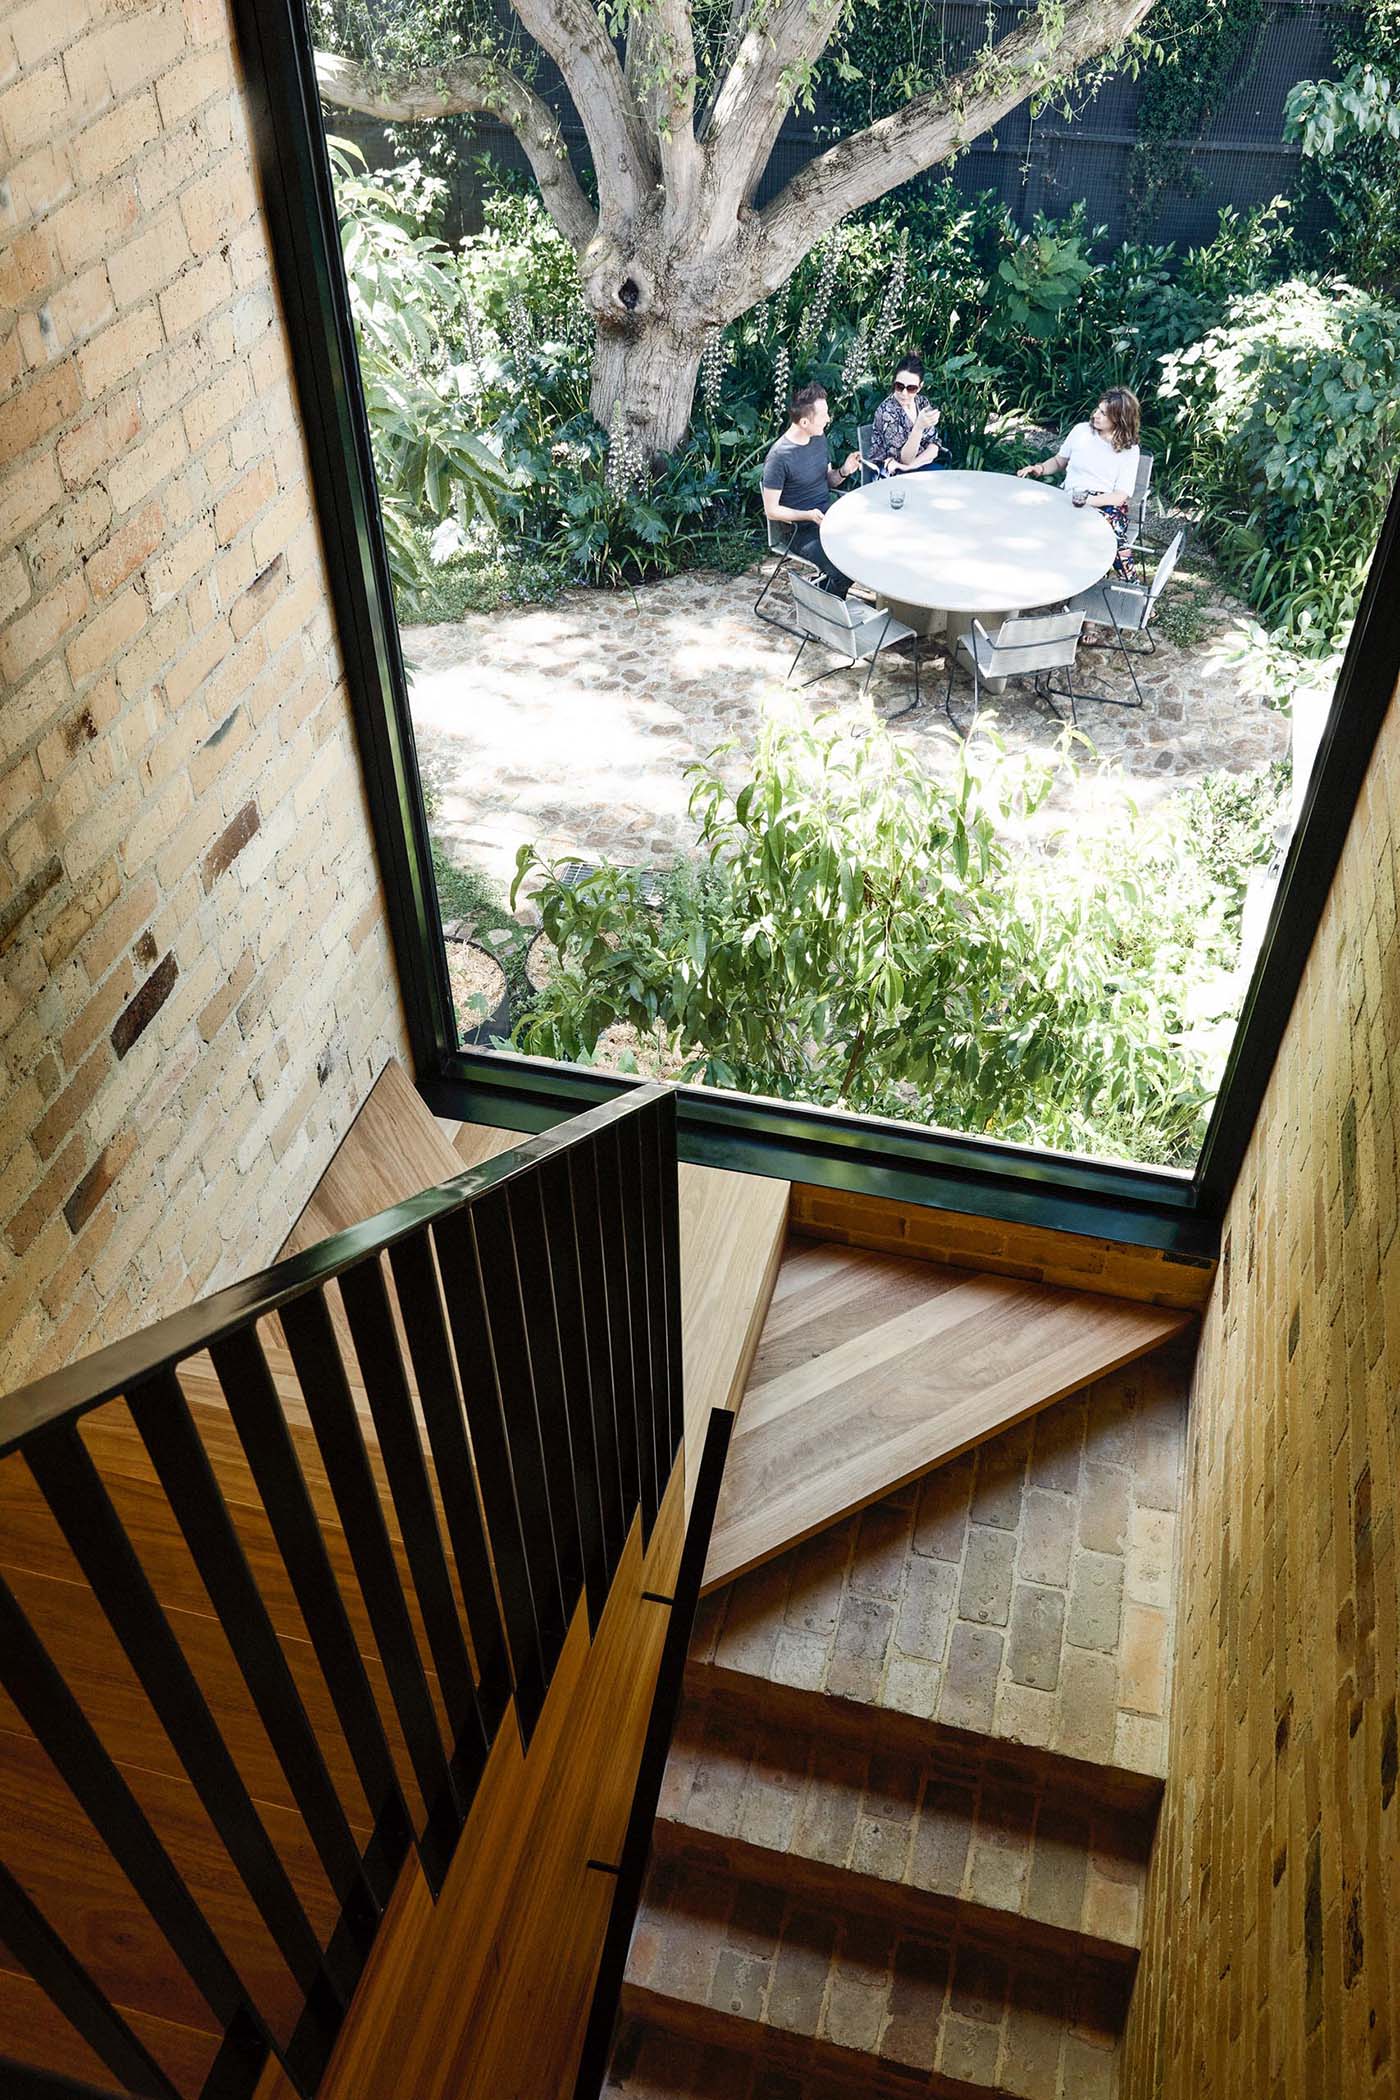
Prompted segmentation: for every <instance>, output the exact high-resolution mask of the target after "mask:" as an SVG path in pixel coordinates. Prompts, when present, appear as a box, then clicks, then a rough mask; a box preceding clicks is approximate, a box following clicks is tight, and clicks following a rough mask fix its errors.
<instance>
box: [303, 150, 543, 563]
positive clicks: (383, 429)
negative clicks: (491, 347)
mask: <svg viewBox="0 0 1400 2100" xmlns="http://www.w3.org/2000/svg"><path fill="white" fill-rule="evenodd" d="M331 154H332V160H333V163H334V165H335V168H336V175H337V181H336V204H337V209H338V211H339V213H340V235H341V248H342V252H343V254H344V257H345V272H346V277H347V279H348V281H349V286H350V308H351V312H352V314H353V316H354V319H355V327H356V333H357V336H358V339H359V348H360V372H361V376H362V379H363V381H364V389H365V404H366V407H367V409H368V412H369V426H370V438H371V441H372V443H373V447H374V463H375V471H376V473H377V474H378V477H379V485H380V490H381V500H382V509H383V516H384V527H385V536H386V539H387V541H388V547H389V561H390V568H391V570H392V572H393V577H394V582H395V584H396V585H397V586H398V587H399V588H400V589H408V590H412V589H414V588H415V587H419V588H421V587H423V586H424V585H426V583H427V582H428V580H429V577H430V573H431V572H430V565H429V563H428V562H427V561H426V560H425V559H424V554H423V546H422V539H421V530H422V528H424V527H432V526H434V525H436V526H447V527H450V528H451V530H452V532H453V534H454V535H456V536H460V535H462V534H464V533H465V531H466V529H467V527H468V526H469V525H470V524H471V523H472V522H473V521H475V520H479V519H482V518H494V517H496V516H498V515H499V512H500V504H501V499H502V497H503V495H504V493H505V491H506V488H507V486H508V481H509V476H508V474H507V471H506V469H505V468H504V466H503V465H502V462H501V461H500V459H499V458H498V457H497V456H496V454H495V453H494V452H492V451H491V449H490V448H489V447H488V446H487V445H486V444H484V443H483V442H482V440H481V438H480V437H478V436H476V435H474V434H473V433H472V432H471V431H470V430H468V429H467V428H466V427H465V423H466V410H465V407H464V404H465V402H466V401H467V399H468V398H469V396H470V394H471V392H472V389H473V376H472V374H471V373H470V371H469V370H468V368H467V367H466V365H465V364H464V363H463V362H461V361H460V360H458V359H457V358H456V357H455V356H454V347H453V344H454V337H455V334H456V328H457V314H458V305H459V289H458V283H457V278H456V274H455V271H454V269H453V267H452V251H451V250H450V249H449V248H447V247H445V246H444V245H443V243H442V242H441V241H439V240H437V239H436V238H434V236H433V235H431V234H429V233H425V232H423V231H421V230H420V229H421V227H422V226H423V224H424V223H425V222H426V221H428V220H430V219H431V216H432V213H433V211H434V209H435V207H436V204H437V202H438V200H439V198H440V195H441V191H442V187H443V185H442V184H441V183H440V182H439V181H437V180H436V179H435V178H432V177H424V176H423V175H422V173H421V172H420V170H419V168H418V166H417V164H416V163H415V162H409V163H408V164H407V165H406V166H404V167H401V168H394V169H390V170H388V171H387V172H384V173H377V174H373V175H371V174H370V173H368V171H366V172H363V173H360V174H357V173H356V172H355V168H356V163H358V164H359V165H360V167H361V168H363V167H364V156H363V154H361V152H360V150H359V148H358V147H357V146H353V145H350V144H348V143H347V142H345V141H343V140H333V141H332V142H331Z"/></svg>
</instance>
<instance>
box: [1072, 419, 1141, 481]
mask: <svg viewBox="0 0 1400 2100" xmlns="http://www.w3.org/2000/svg"><path fill="white" fill-rule="evenodd" d="M1060 450H1061V452H1062V453H1063V454H1064V456H1065V459H1066V460H1067V461H1068V465H1067V466H1066V467H1065V487H1066V489H1067V490H1068V491H1069V493H1070V495H1071V496H1072V495H1073V494H1074V492H1075V490H1076V489H1087V490H1088V491H1089V493H1090V495H1091V496H1111V495H1112V494H1113V492H1114V490H1115V489H1126V490H1127V491H1128V493H1129V495H1131V494H1132V489H1133V484H1134V482H1135V481H1136V480H1137V470H1138V450H1139V448H1138V447H1137V446H1136V445H1129V447H1128V449H1127V451H1126V452H1115V451H1114V449H1113V446H1112V445H1111V444H1110V443H1109V441H1108V439H1107V438H1104V437H1100V436H1099V434H1098V432H1097V431H1096V430H1095V429H1094V428H1093V426H1092V425H1091V424H1089V423H1076V424H1075V426H1074V428H1073V430H1072V431H1071V432H1070V434H1069V436H1068V437H1067V438H1066V439H1065V441H1064V443H1063V444H1062V445H1061V447H1060Z"/></svg>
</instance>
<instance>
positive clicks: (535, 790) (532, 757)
mask: <svg viewBox="0 0 1400 2100" xmlns="http://www.w3.org/2000/svg"><path fill="white" fill-rule="evenodd" d="M759 574H760V572H759V571H757V570H755V571H754V572H752V573H751V574H749V575H747V576H740V577H731V576H724V575H719V574H715V573H712V572H706V571H698V572H692V573H690V574H687V575H684V576H678V577H673V578H670V579H669V580H667V581H666V582H664V583H657V584H650V585H646V586H643V587H641V588H639V589H637V590H635V591H628V590H622V591H589V590H579V591H570V592H567V593H566V594H565V595H564V596H563V597H562V598H561V599H560V600H559V601H558V602H557V603H556V604H554V605H550V606H537V607H523V608H520V609H517V610H513V611H508V612H504V613H492V614H481V615H471V616H468V617H467V618H465V619H463V620H462V621H460V622H459V623H456V624H454V625H451V626H437V627H409V628H406V629H405V630H404V636H403V643H404V654H405V656H406V658H407V660H408V663H409V666H410V676H411V694H412V713H413V722H414V728H415V732H416V736H417V742H418V750H419V755H420V759H421V762H422V766H423V771H424V777H425V779H426V780H427V781H428V782H429V783H430V784H431V786H432V787H433V788H434V789H435V790H436V793H437V797H438V813H437V817H436V820H435V822H436V827H437V829H438V830H439V831H440V832H441V834H442V836H443V837H444V839H445V840H446V842H447V843H448V845H449V846H450V848H451V849H452V850H453V852H454V854H455V855H456V856H457V857H458V858H460V859H461V860H464V861H466V862H468V863H470V864H471V865H473V866H475V867H477V868H479V869H480V870H481V871H482V872H483V873H485V874H486V875H488V876H490V877H492V878H494V879H495V880H497V881H499V882H502V883H508V882H509V880H510V878H511V876H512V875H513V873H514V869H515V857H516V852H517V850H518V848H519V847H520V846H521V845H522V844H525V843H535V844H537V845H538V846H539V847H540V848H541V849H542V850H543V851H544V852H546V853H547V854H549V855H550V856H551V857H558V858H565V857H570V856H576V857H578V858H581V859H586V860H593V861H597V860H604V859H606V860H611V861H614V862H615V863H618V864H621V865H661V864H664V863H666V862H667V861H669V860H670V859H672V858H673V857H674V856H675V855H676V853H677V852H679V851H684V850H685V849H686V847H687V846H688V845H689V843H690V841H691V839H692V837H693V827H692V825H691V822H690V819H689V816H688V814H687V800H688V795H689V783H688V782H687V779H686V775H685V768H686V767H687V765H689V764H691V763H693V762H694V761H695V760H697V759H701V758H703V757H705V756H706V754H707V753H708V752H710V751H711V750H712V749H713V748H714V746H715V745H717V744H719V743H722V742H724V741H725V740H727V739H730V738H734V739H737V740H738V742H739V744H740V746H741V748H742V750H743V751H745V752H747V751H749V750H751V749H752V748H753V745H754V742H755V739H756V736H757V732H758V729H759V725H760V722H761V720H762V718H763V716H764V715H765V713H766V712H767V711H768V710H770V709H772V708H773V707H775V706H782V705H789V706H794V705H795V706H798V707H800V708H801V709H803V710H804V711H806V712H807V713H808V714H809V715H810V716H813V717H815V716H816V715H818V714H821V713H824V712H836V713H838V714H840V715H842V716H845V717H851V718H856V717H858V716H859V715H860V714H861V713H862V712H863V706H864V704H863V703H862V701H861V697H860V689H859V683H858V679H857V677H856V675H855V674H854V673H841V674H837V675H833V676H832V677H830V678H827V679H825V680H823V681H822V682H821V683H820V684H817V685H815V686H812V687H811V688H809V689H808V690H807V691H805V692H802V693H800V694H798V693H797V691H796V688H795V687H789V686H786V685H785V677H786V673H787V669H788V666H789V664H790V662H791V659H792V652H793V648H794V646H795V645H794V644H793V642H792V641H791V640H790V638H789V637H788V636H787V635H786V634H784V633H782V632H780V631H778V630H777V629H775V628H773V627H770V626H765V625H764V624H763V623H762V622H761V621H760V620H758V619H756V618H755V617H754V614H753V610H752V606H753V600H754V597H755V596H756V594H757V590H758V579H759ZM774 600H776V601H777V602H778V604H779V606H780V608H781V606H782V604H783V588H782V586H781V584H780V585H779V587H778V589H777V590H776V591H775V592H774V594H773V599H770V603H772V602H774ZM1238 610H1239V608H1237V607H1233V606H1231V605H1229V604H1228V603H1227V602H1225V601H1223V600H1221V601H1220V602H1217V603H1214V604H1208V605H1206V606H1205V608H1204V611H1205V614H1206V617H1207V620H1208V622H1209V626H1210V632H1209V635H1208V638H1207V639H1206V640H1205V641H1203V642H1200V643H1198V644H1196V645H1195V646H1194V647H1192V648H1190V649H1180V648H1177V647H1176V646H1175V645H1174V644H1172V643H1171V642H1169V641H1167V640H1165V639H1160V640H1159V641H1158V647H1157V654H1156V655H1155V656H1151V657H1147V658H1145V659H1144V660H1142V661H1141V662H1140V665H1139V678H1140V680H1141V683H1142V687H1143V691H1144V693H1145V695H1146V706H1145V707H1144V708H1143V709H1142V710H1141V711H1137V710H1130V709H1125V708H1121V707H1110V706H1104V705H1100V704H1096V703H1095V702H1093V701H1084V702H1083V703H1082V704H1081V706H1080V723H1081V727H1082V728H1083V730H1084V731H1085V733H1086V735H1087V736H1088V737H1089V738H1090V739H1091V740H1092V744H1093V747H1094V751H1095V752H1096V753H1097V755H1098V759H1099V760H1100V761H1101V763H1100V764H1095V763H1094V762H1093V760H1092V758H1091V757H1088V756H1087V755H1083V754H1082V755H1081V768H1082V770H1081V772H1080V776H1079V779H1078V782H1077V784H1076V785H1075V786H1074V787H1073V788H1072V789H1071V788H1070V787H1069V785H1068V784H1062V786H1061V787H1060V788H1059V789H1057V791H1056V797H1054V798H1052V803H1051V807H1052V809H1054V808H1056V807H1058V809H1059V811H1060V812H1061V814H1068V813H1072V814H1074V815H1075V817H1076V818H1077V819H1084V820H1092V821H1096V822H1098V823H1101V824H1114V823H1118V822H1122V823H1128V822H1131V814H1132V808H1133V807H1134V806H1136V807H1137V808H1139V809H1146V808H1148V807H1150V806H1151V805H1152V804H1153V803H1155V802H1156V801H1157V800H1158V799H1159V798H1161V797H1162V796H1163V795H1164V794H1166V793H1168V792H1170V791H1171V790H1173V789H1177V788H1181V787H1184V786H1186V785H1188V784H1189V783H1190V782H1192V781H1194V780H1197V779H1199V778H1200V777H1201V776H1202V775H1203V774H1205V773H1207V772H1210V771H1213V770H1214V769H1216V768H1218V767H1225V768H1228V769H1230V770H1232V771H1245V770H1247V769H1249V768H1252V767H1255V766H1258V765H1260V764H1262V763H1263V762H1265V761H1266V760H1270V759H1276V758H1280V757H1282V756H1283V755H1284V754H1285V752H1286V751H1287V748H1288V734H1289V731H1288V721H1287V718H1286V717H1285V716H1283V715H1281V714H1279V713H1277V712H1275V711H1273V710H1271V709H1269V708H1268V707H1266V706H1265V705H1264V703H1263V702H1262V701H1261V700H1259V699H1258V698H1256V697H1254V696H1252V695H1251V694H1250V693H1249V692H1248V691H1247V690H1246V689H1245V686H1244V682H1243V680H1242V678H1241V675H1240V673H1239V671H1238V670H1237V669H1235V668H1234V667H1232V666H1231V665H1230V664H1229V663H1228V662H1227V661H1226V658H1227V656H1228V654H1229V651H1228V647H1227V645H1226V643H1225V639H1224V638H1225V635H1226V632H1227V630H1228V627H1229V625H1230V622H1231V619H1232V617H1234V616H1235V615H1237V613H1238ZM813 654H814V651H811V650H809V652H808V656H809V657H810V656H812V655H813ZM941 661H943V657H942V651H941V649H938V648H937V645H934V652H933V653H932V654H931V656H930V659H929V661H928V665H927V670H926V675H925V681H924V701H923V705H922V707H920V708H919V709H917V710H916V711H914V712H911V713H907V714H903V715H901V716H900V718H899V719H898V720H897V721H893V723H892V728H893V734H894V735H895V736H896V737H897V738H898V739H899V740H900V741H901V742H903V743H906V744H907V745H908V746H909V747H910V748H911V749H912V750H914V751H915V752H917V753H918V755H919V757H920V759H921V761H922V762H923V763H924V764H926V765H927V766H928V767H929V769H930V770H931V771H933V772H936V773H947V772H948V771H950V770H951V768H952V767H953V766H954V764H955V763H956V757H957V745H956V742H955V740H954V739H953V737H952V735H951V732H950V731H949V728H948V723H947V718H946V716H945V714H944V712H943V706H942V699H943V687H944V682H945V678H946V671H945V670H938V669H935V668H934V665H935V664H936V663H939V662H941ZM805 674H806V660H805V659H804V664H803V667H802V675H805ZM1076 683H1077V684H1078V685H1080V686H1082V687H1084V688H1093V689H1094V690H1097V691H1101V692H1104V693H1107V694H1112V695H1116V696H1117V697H1118V698H1120V699H1121V698H1123V697H1124V696H1125V695H1126V696H1128V697H1131V688H1130V686H1129V682H1128V676H1127V672H1126V670H1125V668H1124V666H1123V665H1122V663H1121V660H1120V659H1119V658H1118V657H1117V655H1116V652H1115V651H1113V650H1109V649H1085V650H1082V651H1081V654H1080V658H1079V666H1078V669H1077V672H1076ZM911 692H912V669H911V665H910V663H909V660H908V658H907V657H906V656H902V655H893V656H889V657H887V658H884V659H882V661H881V663H880V665H879V667H878V668H877V671H876V675H875V677H874V679H873V681H872V685H871V700H872V702H873V704H874V706H875V708H876V710H877V712H878V713H880V714H881V715H883V716H886V717H892V716H894V715H895V714H897V713H898V711H899V710H900V709H901V708H903V707H904V706H905V704H906V702H907V701H908V699H909V697H910V694H911ZM954 701H955V707H956V708H957V711H958V714H959V719H960V720H962V721H964V722H965V721H966V719H967V716H968V714H969V713H970V711H971V689H970V685H969V684H968V682H967V680H966V677H965V675H962V674H960V676H959V679H958V681H957V684H956V685H955V688H954ZM993 704H994V706H995V708H996V712H997V716H998V729H999V733H1000V734H1001V735H1002V737H1003V738H1004V740H1005V742H1006V744H1007V746H1008V748H1009V749H1010V750H1011V751H1012V752H1015V753H1032V754H1037V755H1039V756H1042V757H1049V756H1050V754H1051V753H1052V751H1053V749H1054V745H1055V741H1056V738H1057V736H1058V735H1059V725H1058V724H1056V723H1055V722H1054V721H1053V720H1052V718H1051V716H1050V714H1049V712H1048V710H1047V708H1046V706H1045V703H1044V702H1043V701H1040V700H1038V699H1037V698H1036V697H1035V696H1034V694H1033V693H1032V692H1031V691H1030V689H1029V687H1027V686H1014V685H1013V686H1011V687H1009V688H1008V690H1007V691H1006V693H1005V694H1004V695H1002V696H1001V697H999V698H998V699H997V700H996V701H995V702H994V703H993Z"/></svg>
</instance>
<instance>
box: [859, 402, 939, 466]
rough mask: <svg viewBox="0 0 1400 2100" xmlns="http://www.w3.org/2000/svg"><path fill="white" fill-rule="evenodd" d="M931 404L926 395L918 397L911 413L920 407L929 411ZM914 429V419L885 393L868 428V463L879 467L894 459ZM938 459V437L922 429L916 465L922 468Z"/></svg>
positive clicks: (931, 431) (901, 404) (934, 433)
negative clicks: (932, 460) (922, 433)
mask: <svg viewBox="0 0 1400 2100" xmlns="http://www.w3.org/2000/svg"><path fill="white" fill-rule="evenodd" d="M932 406H933V403H932V402H931V401H930V400H929V398H928V396H927V395H926V394H920V396H919V398H918V401H917V402H916V404H915V414H917V413H918V411H919V409H921V408H932ZM913 428H914V417H913V416H912V415H911V414H910V413H909V410H908V409H907V408H906V407H905V406H904V403H903V402H902V401H901V400H899V399H898V397H897V396H896V395H894V394H887V395H886V396H885V398H884V400H883V401H882V402H881V403H880V406H879V407H878V408H877V409H876V411H875V417H874V421H873V422H872V424H871V429H870V464H871V466H872V467H883V465H884V464H885V461H886V460H887V459H894V458H895V457H896V455H897V454H898V453H900V452H902V451H903V450H904V447H905V446H906V444H907V443H908V442H909V433H910V431H911V430H912V429H913ZM937 457H938V435H937V432H936V430H926V431H925V432H924V435H923V440H922V442H921V444H920V446H919V459H918V464H919V465H920V466H924V465H926V464H927V463H928V461H929V460H931V459H936V458H937Z"/></svg>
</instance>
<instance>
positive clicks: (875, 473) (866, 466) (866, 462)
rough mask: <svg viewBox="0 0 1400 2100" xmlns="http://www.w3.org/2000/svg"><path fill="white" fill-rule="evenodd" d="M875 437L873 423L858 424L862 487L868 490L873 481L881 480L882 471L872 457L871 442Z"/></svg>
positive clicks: (857, 444)
mask: <svg viewBox="0 0 1400 2100" xmlns="http://www.w3.org/2000/svg"><path fill="white" fill-rule="evenodd" d="M874 435H875V425H874V424H873V423H857V425H856V450H857V452H859V454H860V485H861V487H862V488H863V489H868V488H869V486H870V484H871V482H872V481H878V480H879V479H880V469H879V468H878V467H877V466H876V465H875V462H874V461H873V460H872V459H871V457H870V441H871V439H872V438H873V437H874Z"/></svg>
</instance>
